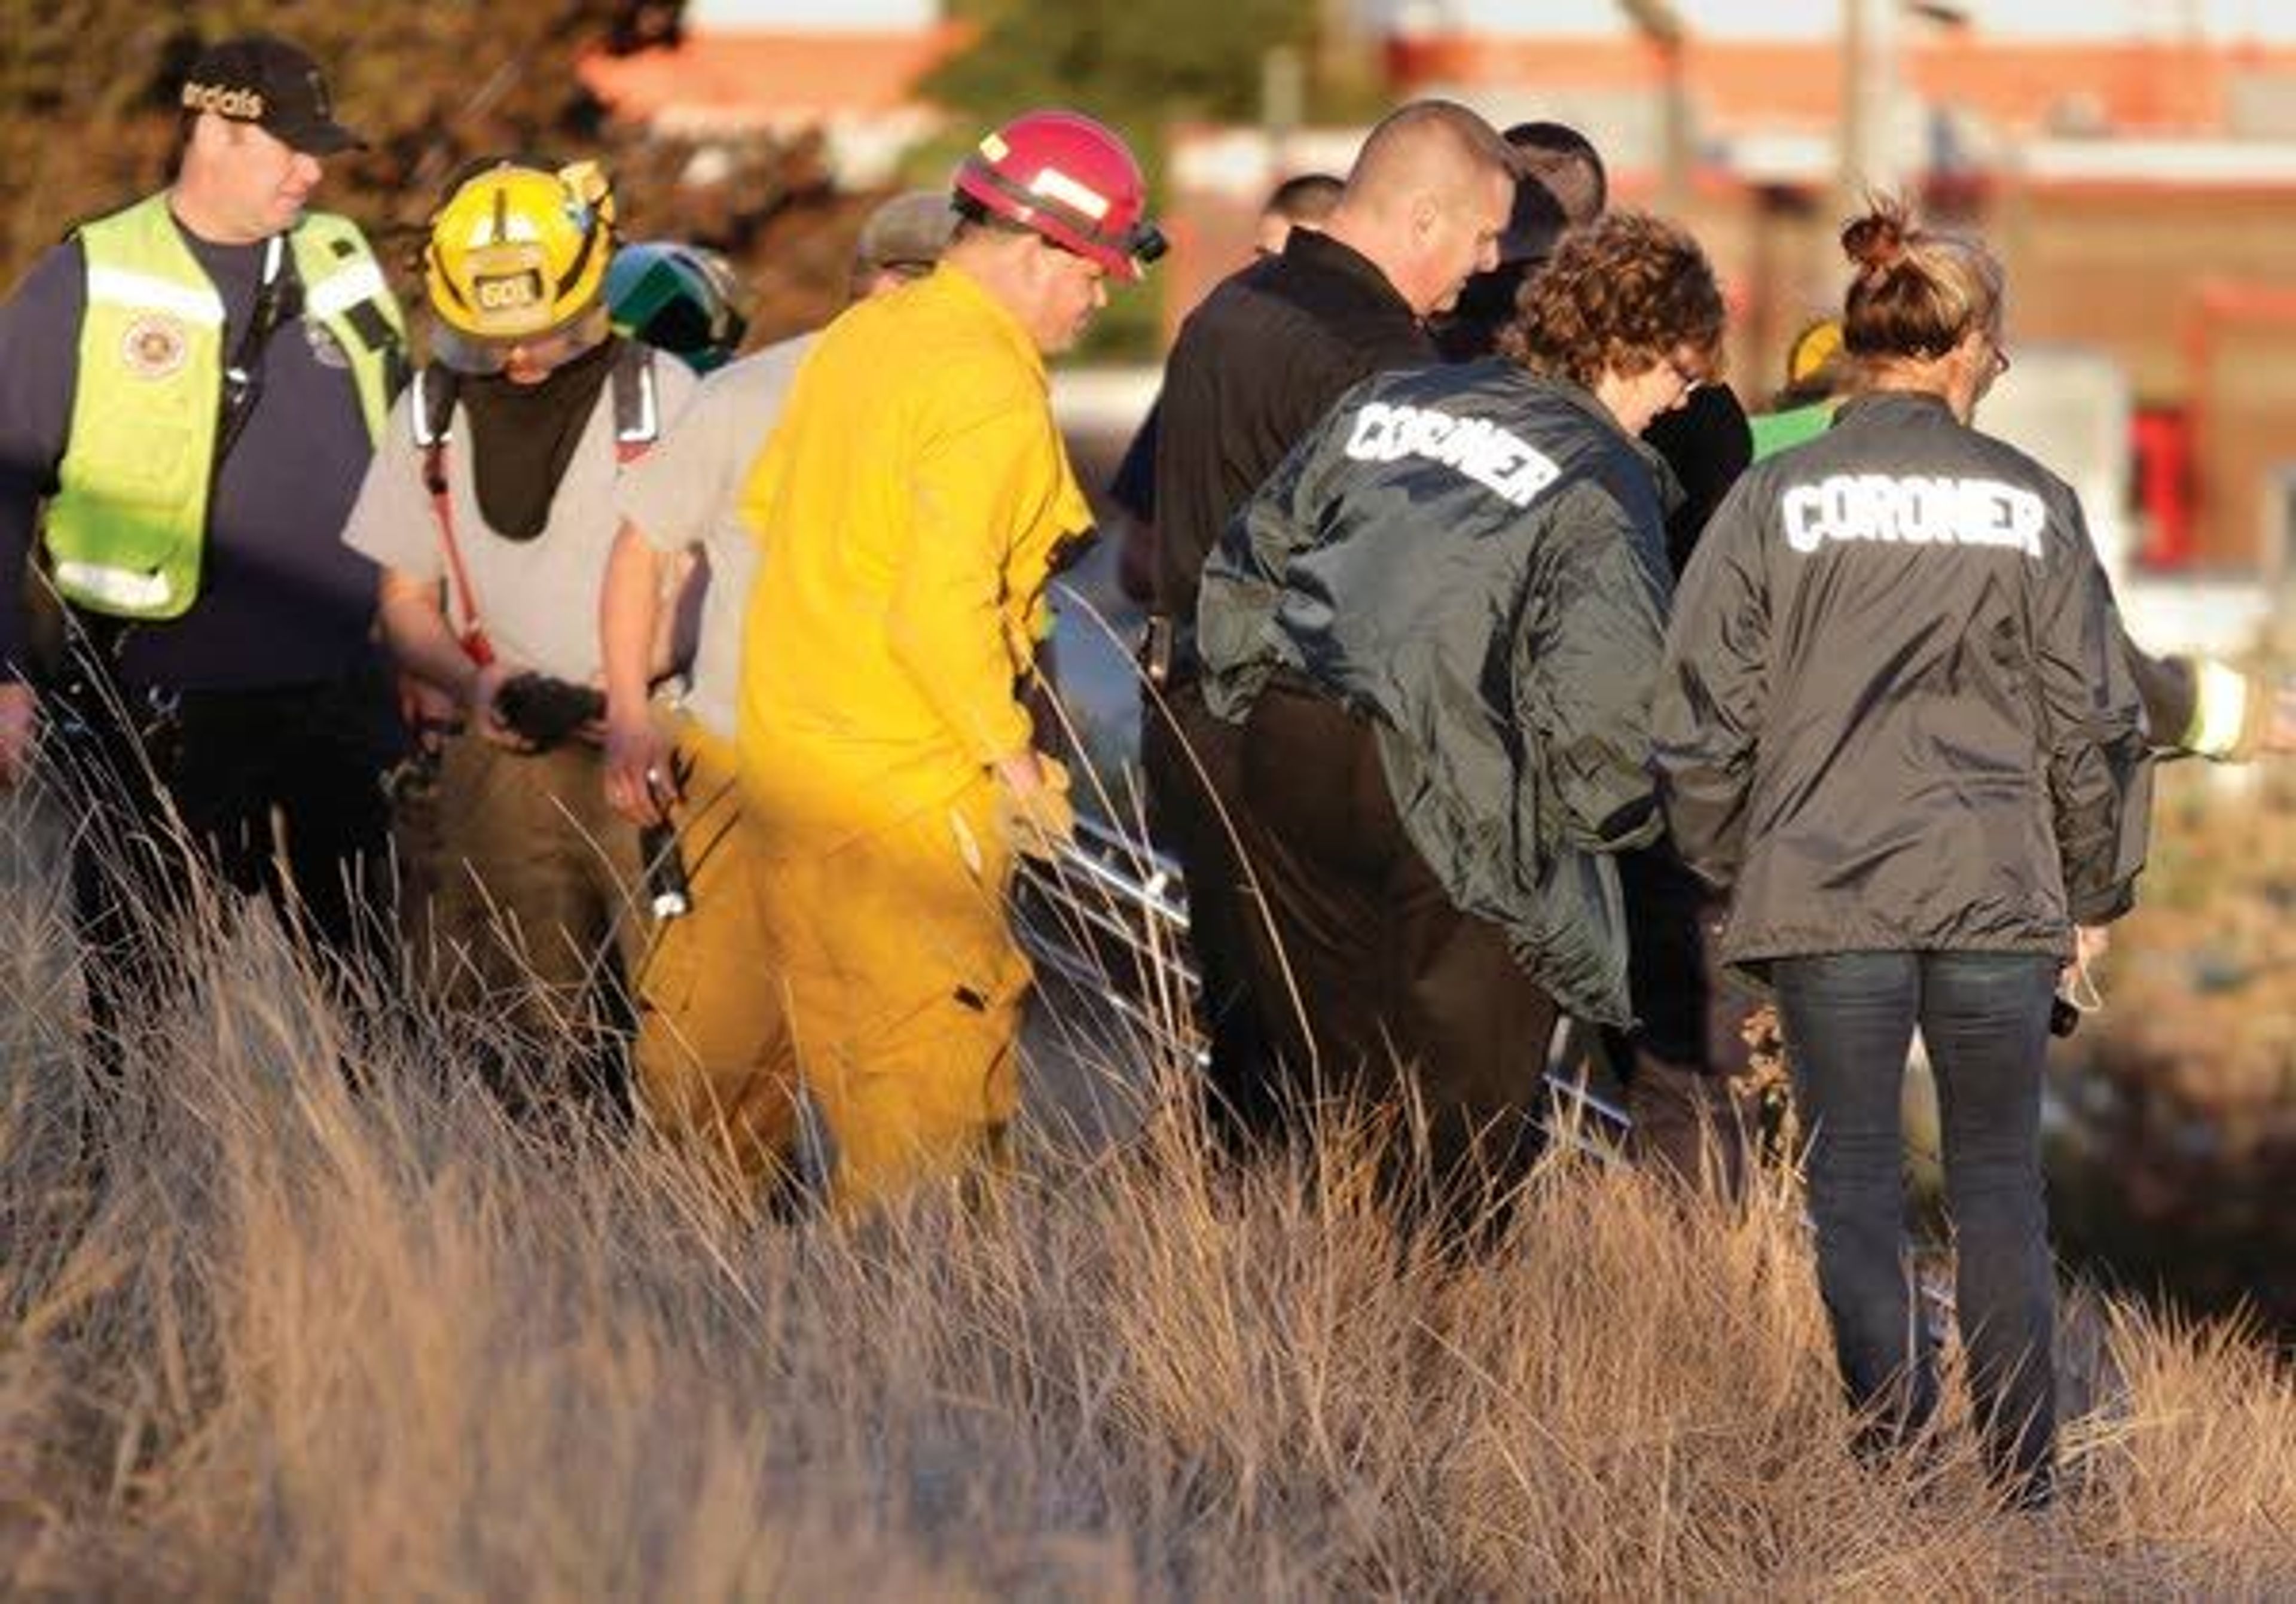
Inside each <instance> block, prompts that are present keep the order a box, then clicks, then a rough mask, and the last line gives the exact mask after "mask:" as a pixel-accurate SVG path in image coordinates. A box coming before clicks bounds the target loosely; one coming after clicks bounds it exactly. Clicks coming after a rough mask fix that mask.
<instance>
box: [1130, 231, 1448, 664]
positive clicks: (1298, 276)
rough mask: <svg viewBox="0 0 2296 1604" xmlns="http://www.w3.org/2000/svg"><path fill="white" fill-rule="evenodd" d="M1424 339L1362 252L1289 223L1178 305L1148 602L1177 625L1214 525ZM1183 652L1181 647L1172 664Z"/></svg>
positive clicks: (1412, 355)
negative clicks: (1181, 310) (1261, 249)
mask: <svg viewBox="0 0 2296 1604" xmlns="http://www.w3.org/2000/svg"><path fill="white" fill-rule="evenodd" d="M1434 360H1435V348H1434V346H1433V344H1432V343H1431V341H1429V339H1428V337H1427V334H1426V332H1425V331H1424V330H1423V328H1421V326H1420V324H1419V319H1418V317H1416V315H1415V314H1414V313H1413V311H1412V309H1411V307H1410V304H1409V303H1408V302H1407V301H1406V300H1404V299H1403V297H1402V295H1401V294H1400V293H1398V292H1397V290H1396V288H1395V286H1394V285H1393V284H1390V283H1389V282H1388V280H1387V276H1386V275H1385V274H1383V273H1382V272H1381V271H1380V270H1379V268H1378V267H1376V266H1375V265H1374V264H1373V263H1372V262H1371V261H1370V260H1369V259H1367V258H1365V256H1363V255H1362V254H1361V253H1360V252H1358V251H1355V250H1353V249H1352V248H1350V247H1349V246H1347V245H1344V244H1342V243H1340V242H1339V241H1338V240H1335V239H1333V238H1332V237H1331V236H1330V235H1328V234H1316V233H1315V232H1313V231H1311V230H1308V229H1305V228H1295V229H1293V230H1292V237H1291V238H1290V239H1289V240H1287V241H1286V242H1285V243H1284V246H1283V253H1282V254H1281V255H1278V256H1273V257H1268V258H1267V259H1263V260H1261V261H1258V262H1255V263H1253V264H1252V265H1251V267H1246V268H1245V269H1243V271H1242V272H1241V273H1238V274H1236V275H1235V276H1234V277H1232V278H1230V279H1228V280H1227V281H1226V283H1224V284H1221V285H1220V286H1219V287H1218V289H1216V290H1214V291H1213V292H1211V294H1210V296H1209V297H1207V298H1206V299H1205V300H1204V303H1203V305H1201V307H1198V308H1196V309H1195V310H1194V311H1193V312H1192V313H1190V314H1189V316H1188V320H1187V322H1186V323H1185V324H1184V325H1181V328H1180V337H1179V339H1178V341H1177V342H1176V343H1175V344H1174V345H1173V347H1172V357H1171V360H1170V362H1169V364H1168V365H1167V366H1166V368H1165V371H1164V400H1163V406H1162V408H1161V414H1162V415H1161V425H1160V426H1161V430H1162V438H1161V440H1160V442H1159V443H1158V446H1157V451H1156V503H1155V505H1156V530H1157V537H1158V547H1157V557H1156V611H1157V612H1158V613H1161V614H1162V615H1163V616H1165V617H1167V618H1169V619H1172V620H1173V621H1175V622H1176V623H1177V625H1178V626H1179V627H1180V629H1182V630H1183V632H1184V633H1185V630H1186V629H1187V627H1188V626H1189V625H1190V624H1192V623H1193V621H1194V619H1195V616H1196V583H1197V580H1198V578H1199V576H1201V573H1202V572H1203V566H1204V559H1205V558H1206V557H1207V556H1209V555H1210V554H1211V551H1212V548H1213V547H1216V546H1218V544H1219V539H1220V532H1221V531H1223V530H1224V529H1226V527H1227V521H1228V519H1229V518H1230V517H1232V516H1233V515H1234V513H1235V510H1236V509H1237V508H1238V507H1240V506H1242V505H1243V503H1244V500H1245V498H1247V497H1249V496H1250V495H1251V493H1252V492H1253V491H1254V490H1256V489H1259V486H1260V485H1261V483H1262V482H1263V481H1266V479H1267V476H1268V475H1269V474H1270V473H1274V472H1275V465H1276V464H1278V463H1280V462H1282V461H1283V455H1284V453H1285V452H1287V451H1289V450H1290V449H1291V448H1292V446H1293V445H1294V444H1295V443H1297V442H1298V441H1299V440H1300V439H1301V438H1302V437H1304V436H1305V435H1306V434H1307V433H1308V431H1309V430H1310V429H1312V428H1314V427H1315V426H1316V424H1317V423H1319V422H1321V421H1322V419H1323V416H1324V414H1325V413H1327V412H1329V411H1330V410H1331V409H1332V404H1333V402H1334V401H1336V400H1338V399H1340V397H1341V395H1342V394H1344V393H1345V392H1346V391H1348V390H1349V388H1351V387H1352V386H1354V385H1355V384H1356V383H1357V382H1359V381H1361V380H1363V379H1365V378H1368V377H1369V376H1370V375H1372V374H1375V373H1381V372H1384V371H1386V370H1388V369H1390V368H1398V367H1416V366H1424V365H1426V364H1428V363H1431V362H1432V361H1434ZM1190 657H1191V654H1190V653H1188V652H1186V651H1185V650H1184V651H1183V652H1182V653H1181V654H1180V668H1181V673H1182V677H1183V678H1185V677H1186V675H1187V672H1188V662H1189V659H1190Z"/></svg>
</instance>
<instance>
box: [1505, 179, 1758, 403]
mask: <svg viewBox="0 0 2296 1604" xmlns="http://www.w3.org/2000/svg"><path fill="white" fill-rule="evenodd" d="M1498 348H1499V352H1500V354H1501V355H1503V356H1505V357H1509V358H1513V360H1515V361H1517V362H1520V363H1521V364H1522V366H1525V367H1527V368H1529V370H1530V371H1531V372H1533V373H1535V374H1545V375H1546V376H1547V377H1549V378H1556V379H1568V380H1570V382H1572V383H1574V384H1578V385H1581V386H1583V387H1585V388H1587V389H1590V390H1591V389H1593V388H1594V386H1595V381H1597V380H1598V379H1600V378H1601V377H1602V376H1603V374H1605V373H1609V374H1616V375H1618V376H1620V377H1622V378H1631V377H1633V376H1634V375H1635V374H1641V373H1646V372H1648V371H1649V370H1650V369H1652V368H1653V367H1655V366H1658V365H1659V364H1660V363H1661V362H1664V361H1667V360H1669V358H1674V357H1676V356H1677V355H1680V354H1682V353H1685V352H1687V353H1689V354H1690V355H1691V356H1692V357H1693V358H1694V359H1695V361H1696V363H1697V366H1698V370H1699V371H1698V372H1697V373H1695V374H1693V375H1692V376H1693V377H1695V378H1709V377H1711V376H1712V375H1713V374H1714V373H1715V372H1716V371H1717V370H1718V368H1719V367H1720V366H1721V358H1722V290H1721V287H1720V286H1719V285H1718V284H1716V283H1715V280H1714V268H1713V265H1712V264H1711V263H1710V262H1709V261H1708V260H1707V259H1706V253H1705V252H1704V251H1701V250H1700V249H1699V248H1698V242H1697V241H1696V240H1694V239H1692V238H1691V237H1690V234H1689V232H1688V231H1687V230H1686V229H1684V228H1682V227H1681V226H1678V225H1677V224H1674V223H1669V222H1668V221H1666V220H1665V219H1664V218H1655V217H1652V216H1651V215H1650V214H1649V213H1648V212H1643V211H1612V212H1606V213H1604V214H1603V216H1601V217H1599V218H1595V220H1594V221H1593V222H1591V223H1588V224H1587V225H1586V226H1584V227H1580V228H1573V229H1571V230H1570V232H1569V233H1568V234H1564V235H1563V236H1562V243H1561V244H1559V245H1558V246H1556V247H1555V251H1554V255H1553V256H1551V257H1549V258H1547V259H1546V263H1545V264H1544V265H1543V266H1541V267H1539V268H1538V271H1536V272H1534V273H1533V274H1532V275H1531V276H1529V278H1528V279H1526V280H1525V281H1524V282H1523V286H1522V289H1521V292H1519V293H1517V295H1516V296H1515V302H1514V317H1513V319H1512V320H1511V321H1509V322H1508V324H1507V325H1506V326H1505V328H1503V329H1501V330H1500V331H1499V340H1498Z"/></svg>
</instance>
